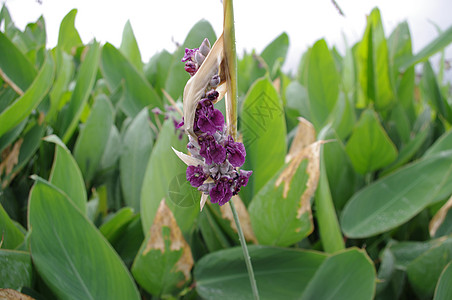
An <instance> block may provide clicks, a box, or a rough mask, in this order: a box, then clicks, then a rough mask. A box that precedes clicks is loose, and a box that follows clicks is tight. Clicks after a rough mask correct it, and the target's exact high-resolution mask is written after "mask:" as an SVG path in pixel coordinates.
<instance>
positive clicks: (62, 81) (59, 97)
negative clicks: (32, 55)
mask: <svg viewBox="0 0 452 300" xmlns="http://www.w3.org/2000/svg"><path fill="white" fill-rule="evenodd" d="M54 51H55V55H54V57H55V60H56V65H57V70H56V74H55V78H56V79H55V82H54V84H53V86H52V90H51V91H50V94H49V95H50V111H49V112H48V113H47V115H46V119H47V120H51V121H54V119H56V117H57V116H56V114H57V112H58V110H59V109H60V107H61V103H62V101H63V100H64V97H63V95H64V93H65V92H66V91H67V89H68V85H69V83H70V81H71V80H72V77H73V75H74V71H75V67H74V63H73V61H72V56H70V55H69V54H67V53H66V52H64V51H62V50H61V49H60V48H58V47H57V48H55V50H54Z"/></svg>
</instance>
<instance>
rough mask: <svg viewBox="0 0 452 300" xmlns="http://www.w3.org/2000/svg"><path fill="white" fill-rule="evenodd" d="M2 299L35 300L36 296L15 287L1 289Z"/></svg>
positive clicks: (0, 297)
mask: <svg viewBox="0 0 452 300" xmlns="http://www.w3.org/2000/svg"><path fill="white" fill-rule="evenodd" d="M0 300H34V298H31V297H30V296H28V295H24V294H22V293H19V292H18V291H16V290H13V289H0Z"/></svg>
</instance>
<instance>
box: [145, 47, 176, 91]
mask: <svg viewBox="0 0 452 300" xmlns="http://www.w3.org/2000/svg"><path fill="white" fill-rule="evenodd" d="M172 61H173V55H172V54H171V53H169V52H168V51H166V50H162V51H161V52H158V53H156V54H155V55H154V56H152V57H151V59H150V60H149V62H148V63H147V64H146V65H145V66H144V74H145V76H146V78H147V80H148V81H149V83H150V84H151V85H152V86H153V87H154V89H155V91H156V92H157V93H158V94H159V95H160V97H162V96H163V93H162V89H163V88H165V83H166V79H167V78H168V74H169V68H168V66H170V65H171V63H172Z"/></svg>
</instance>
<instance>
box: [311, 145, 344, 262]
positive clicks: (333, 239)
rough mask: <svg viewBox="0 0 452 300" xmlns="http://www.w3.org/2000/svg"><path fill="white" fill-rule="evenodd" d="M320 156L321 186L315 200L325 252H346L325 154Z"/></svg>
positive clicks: (322, 153)
mask: <svg viewBox="0 0 452 300" xmlns="http://www.w3.org/2000/svg"><path fill="white" fill-rule="evenodd" d="M320 155H321V156H320V157H321V158H320V178H319V186H318V187H317V191H316V194H315V198H314V203H315V207H316V218H317V223H318V229H319V233H320V238H321V241H322V246H323V250H324V251H325V252H327V253H334V252H337V251H339V250H344V248H345V244H344V238H343V237H342V233H341V229H340V226H339V222H338V220H337V215H336V210H335V208H334V203H333V199H332V197H331V192H330V187H329V183H328V176H327V174H326V167H325V163H326V161H325V152H324V151H322V152H321V154H320Z"/></svg>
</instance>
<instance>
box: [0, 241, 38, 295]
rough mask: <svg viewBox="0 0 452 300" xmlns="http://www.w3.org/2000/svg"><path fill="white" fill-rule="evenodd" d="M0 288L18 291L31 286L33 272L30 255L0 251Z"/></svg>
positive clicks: (21, 252)
mask: <svg viewBox="0 0 452 300" xmlns="http://www.w3.org/2000/svg"><path fill="white" fill-rule="evenodd" d="M0 266H2V267H1V268H0V278H2V280H1V281H0V288H2V289H14V290H20V289H21V288H22V287H25V286H28V287H29V286H31V284H32V278H33V271H32V267H31V258H30V254H29V253H27V252H23V251H12V250H4V249H0Z"/></svg>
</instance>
